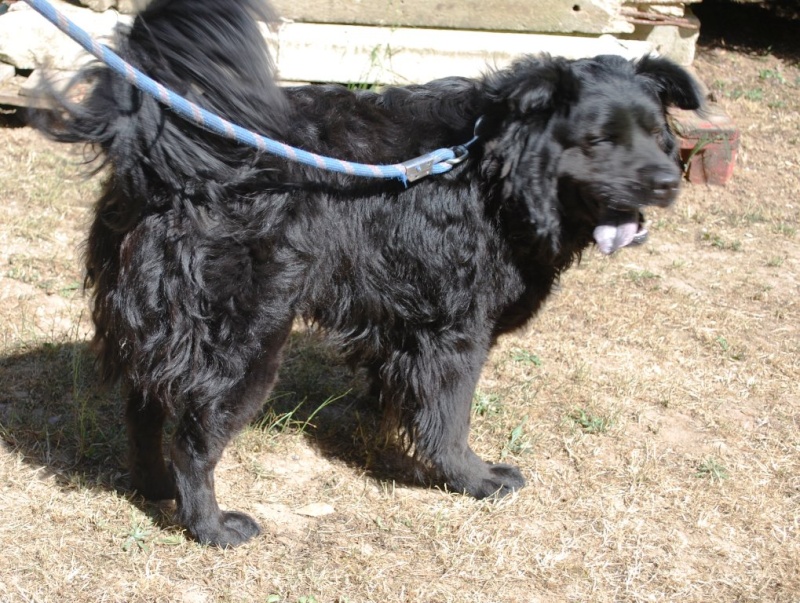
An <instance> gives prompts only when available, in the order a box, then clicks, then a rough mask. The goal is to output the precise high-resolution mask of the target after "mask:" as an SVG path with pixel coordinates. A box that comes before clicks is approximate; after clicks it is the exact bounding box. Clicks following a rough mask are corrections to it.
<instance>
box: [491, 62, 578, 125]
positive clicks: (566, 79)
mask: <svg viewBox="0 0 800 603" xmlns="http://www.w3.org/2000/svg"><path fill="white" fill-rule="evenodd" d="M578 88H579V81H578V79H577V78H576V77H575V75H574V74H573V72H572V68H571V66H570V64H569V62H568V61H566V60H565V59H560V58H550V57H534V56H526V57H523V58H521V59H518V60H517V61H515V62H514V63H513V65H512V66H511V68H509V69H504V70H503V71H498V72H495V73H492V74H490V75H488V76H487V77H486V80H485V88H484V89H485V91H486V94H487V97H488V99H489V101H490V102H491V103H494V104H497V105H501V106H504V107H506V108H511V109H512V111H514V112H515V113H516V114H518V115H524V114H528V113H536V112H541V111H551V110H553V109H554V108H556V107H567V106H569V104H571V103H572V102H573V101H574V100H575V99H576V98H577V97H578Z"/></svg>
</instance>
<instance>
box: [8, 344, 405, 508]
mask: <svg viewBox="0 0 800 603" xmlns="http://www.w3.org/2000/svg"><path fill="white" fill-rule="evenodd" d="M0 383H2V388H1V389H0V438H2V440H3V441H4V443H5V446H6V447H7V449H8V450H10V451H12V452H14V453H16V454H18V455H19V456H20V457H21V459H22V460H23V461H24V462H25V463H26V464H28V465H30V466H32V467H34V468H36V469H44V471H45V473H46V474H47V475H49V476H51V477H52V478H53V479H54V480H55V482H56V483H57V484H58V485H59V487H61V488H63V489H66V490H72V489H76V488H92V489H101V490H105V491H116V492H118V493H120V494H121V495H124V496H128V497H129V498H130V500H131V502H132V503H133V504H136V505H137V506H139V507H140V508H141V509H142V510H143V511H145V512H146V513H147V514H148V515H150V516H151V517H152V518H153V519H154V520H156V521H157V522H159V523H162V517H161V515H162V513H161V512H160V511H159V510H158V508H154V507H153V506H151V505H149V504H147V503H145V502H144V501H143V500H142V499H141V498H140V497H138V496H136V495H135V493H132V492H131V491H130V489H129V485H128V472H127V467H126V457H127V442H126V432H125V422H124V399H123V397H122V394H121V392H120V391H119V388H117V387H112V388H108V387H106V386H104V385H102V384H101V383H100V381H99V378H98V375H97V372H96V370H95V365H94V359H93V356H92V354H91V352H90V351H89V349H88V345H87V344H85V343H70V344H60V345H51V344H45V345H42V346H39V347H36V348H32V349H27V350H24V351H21V352H19V353H15V354H10V355H6V356H0ZM380 423H381V416H380V412H379V408H378V402H377V400H376V399H375V397H374V396H373V395H371V394H370V392H369V386H368V383H367V381H366V379H365V378H364V376H363V375H361V374H359V373H358V372H353V371H352V370H350V369H349V368H348V367H347V366H346V364H345V363H344V362H343V360H342V359H341V358H340V357H339V356H338V355H337V353H336V352H335V350H334V349H333V348H331V347H330V346H329V345H327V344H326V343H325V342H324V340H323V339H322V338H321V337H319V336H317V335H315V334H314V333H312V332H305V331H298V332H295V333H293V334H292V335H291V336H290V340H289V342H288V343H287V346H286V348H285V351H284V361H283V365H282V367H281V371H280V378H279V381H278V384H277V385H276V387H275V389H274V391H273V393H272V395H271V396H270V399H269V400H267V401H266V402H265V405H264V409H263V412H262V414H261V415H260V416H259V417H258V418H257V419H256V420H255V421H254V422H253V423H252V425H251V427H250V429H253V430H257V431H261V432H263V434H264V437H265V438H267V439H269V438H272V437H274V436H275V435H276V434H282V433H293V434H302V437H304V438H306V440H307V441H308V443H309V444H310V445H312V446H313V447H315V448H316V449H317V450H318V451H319V453H320V454H321V455H323V456H325V457H326V458H332V459H338V460H341V461H343V462H345V463H346V464H347V465H350V466H353V467H356V468H358V469H359V470H366V471H367V473H368V474H369V475H371V476H372V477H373V478H375V479H388V478H391V479H393V480H394V481H396V482H398V483H405V484H412V483H418V478H416V477H414V476H416V475H418V471H415V467H414V464H413V462H412V461H411V460H410V459H409V458H408V457H407V455H405V454H403V451H402V450H401V449H400V447H399V446H398V445H396V444H389V445H387V444H386V443H385V442H383V441H382V440H381V439H380V437H379V436H378V434H379V433H380V431H381V430H380ZM163 523H169V521H168V520H165V521H163Z"/></svg>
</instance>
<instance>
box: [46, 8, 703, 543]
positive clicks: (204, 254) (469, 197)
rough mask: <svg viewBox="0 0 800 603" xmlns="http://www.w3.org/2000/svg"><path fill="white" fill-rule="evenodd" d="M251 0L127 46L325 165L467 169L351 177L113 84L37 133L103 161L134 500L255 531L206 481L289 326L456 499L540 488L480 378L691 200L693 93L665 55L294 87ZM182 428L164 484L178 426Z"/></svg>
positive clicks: (141, 60)
mask: <svg viewBox="0 0 800 603" xmlns="http://www.w3.org/2000/svg"><path fill="white" fill-rule="evenodd" d="M256 18H264V19H269V18H270V15H269V13H268V11H267V9H265V7H263V6H262V5H261V4H260V2H259V0H228V1H223V0H155V1H154V2H152V3H151V4H150V6H149V7H148V8H147V9H146V10H145V11H144V12H142V13H141V14H140V15H139V16H138V17H137V19H136V20H135V22H134V24H133V26H132V28H131V29H130V31H129V32H127V33H126V34H125V35H123V36H122V37H121V39H120V40H119V41H118V46H119V49H120V52H121V54H122V56H123V57H124V58H126V59H127V60H129V61H130V62H131V63H133V64H135V65H137V66H139V67H141V68H142V69H143V70H144V71H145V72H147V73H149V74H150V75H151V76H152V77H153V78H155V79H156V80H157V81H160V82H161V83H163V84H164V85H166V86H167V87H170V88H173V89H175V90H177V91H178V92H179V93H182V94H184V95H186V96H187V97H189V98H190V99H192V100H194V101H196V102H197V103H199V104H201V105H203V106H205V107H206V108H208V109H210V110H211V111H214V112H218V113H220V114H221V115H222V116H224V117H226V118H228V119H230V120H232V121H234V122H238V123H240V124H241V125H243V126H245V127H248V128H251V129H253V130H256V131H259V132H261V133H263V134H265V135H268V136H271V137H273V138H275V139H279V140H282V141H285V142H287V143H289V144H292V145H295V146H299V147H302V148H305V149H307V150H310V151H314V152H318V153H322V154H327V155H332V156H336V157H340V158H346V159H350V160H353V161H360V162H365V163H395V162H398V161H403V160H406V159H409V158H412V157H415V156H417V155H420V154H423V153H425V152H427V151H430V150H433V149H436V148H440V147H449V146H453V145H458V144H461V143H464V142H466V141H467V140H469V139H470V138H471V137H472V135H473V129H474V128H475V125H476V122H478V119H479V117H481V116H483V119H482V120H481V122H480V125H479V127H478V135H479V140H478V142H476V143H475V144H474V145H473V146H472V148H471V149H470V156H469V158H468V159H467V160H466V161H464V162H463V163H462V164H460V165H459V166H457V167H455V168H454V169H453V170H452V172H450V173H448V174H446V175H441V176H436V177H429V178H426V179H422V180H420V181H418V182H415V183H412V184H408V185H406V184H404V183H401V182H398V181H375V180H365V179H359V178H355V177H350V176H341V175H334V174H330V173H327V172H322V171H319V170H316V169H312V168H307V167H303V166H300V165H297V164H292V163H288V162H286V161H284V160H282V159H279V158H276V157H273V156H269V155H264V154H259V153H256V152H255V151H253V150H251V149H249V148H244V147H242V146H240V145H238V144H236V143H233V142H229V141H227V140H224V139H222V138H220V137H218V136H216V135H213V134H208V133H206V132H204V131H202V130H201V129H199V128H197V127H195V126H193V125H190V124H188V123H186V122H185V121H183V120H182V119H180V118H178V117H176V116H175V115H174V114H173V113H171V112H170V111H169V110H166V109H165V108H164V107H163V106H162V105H160V104H159V103H158V102H157V101H156V100H154V99H152V98H150V97H148V96H145V95H143V94H141V93H140V92H138V91H136V90H135V89H134V88H132V87H131V86H129V85H128V84H127V83H125V82H124V81H122V80H121V78H119V77H117V76H115V75H113V74H111V73H110V72H109V71H108V70H107V69H106V68H105V67H102V66H98V67H93V68H90V69H88V70H86V71H84V73H83V74H82V76H81V78H82V80H88V81H90V82H92V83H93V84H94V85H93V87H92V88H91V92H90V93H89V94H88V96H87V97H86V98H85V99H84V100H82V101H81V102H80V103H78V104H74V103H70V102H69V101H68V100H67V98H66V97H65V96H58V97H57V101H58V103H59V108H60V110H59V112H58V113H57V114H55V115H57V117H55V118H51V119H50V120H49V121H47V122H45V123H42V124H41V125H42V127H43V129H45V130H46V131H48V132H49V133H50V134H51V135H52V136H54V137H55V138H57V139H59V140H63V141H69V142H84V143H90V144H91V145H92V147H93V148H94V149H95V150H96V151H97V152H98V154H99V156H100V157H101V158H102V161H103V164H104V166H105V168H106V170H105V172H104V173H105V174H107V178H106V180H105V187H104V190H103V194H102V197H101V198H100V200H99V201H98V202H97V205H96V209H95V217H94V222H93V224H92V227H91V232H90V234H89V240H88V244H87V248H86V264H87V269H88V272H87V284H88V286H89V287H90V288H91V290H92V291H93V318H94V322H95V325H96V335H95V343H96V345H97V348H98V349H99V352H100V358H101V360H102V366H103V367H104V368H105V371H106V374H107V376H108V377H109V378H112V379H113V378H121V379H122V380H123V381H124V384H125V385H126V387H127V391H129V392H130V396H129V402H128V407H127V422H128V431H129V436H130V456H131V477H132V482H133V486H134V487H135V488H136V489H137V490H138V491H139V492H140V493H141V494H143V495H144V496H146V497H148V498H153V499H159V498H171V497H175V498H176V499H177V504H178V512H177V519H178V521H179V522H180V523H181V524H183V525H184V526H186V528H188V530H189V531H190V532H191V534H192V535H193V536H194V537H195V538H197V539H198V540H200V541H201V542H206V543H213V544H217V545H221V546H227V545H236V544H239V543H241V542H243V541H245V540H247V539H248V538H250V537H252V536H253V535H255V534H257V533H258V532H259V529H258V526H257V524H256V523H255V522H254V521H253V520H252V519H251V518H250V517H248V516H247V515H244V514H242V513H237V512H223V511H220V509H219V507H218V506H217V501H216V498H215V494H214V468H215V465H216V463H217V461H218V460H219V458H220V455H221V454H222V451H223V449H224V447H225V446H226V444H227V443H228V442H229V441H230V439H231V438H232V437H233V435H234V434H236V433H237V431H239V430H240V429H241V428H242V427H243V426H244V425H245V424H247V422H248V421H249V420H251V419H252V418H253V417H254V415H255V414H256V413H257V412H258V411H259V408H260V407H261V405H262V403H263V401H264V400H265V398H266V397H267V395H268V393H269V391H270V388H271V387H272V385H273V383H274V381H275V378H276V374H277V371H278V366H279V363H280V351H281V347H282V345H283V344H284V341H285V340H286V337H287V334H288V333H289V330H290V326H291V325H292V322H293V320H294V319H295V317H297V316H302V317H304V318H306V319H308V320H310V321H313V322H314V323H316V324H317V325H319V326H320V327H322V328H323V329H324V330H326V331H328V332H329V333H331V334H332V336H333V337H335V338H337V339H338V341H339V342H340V343H341V346H342V348H343V349H344V351H345V353H346V354H347V356H348V357H349V358H350V359H351V360H352V361H353V362H354V363H357V364H359V365H361V366H365V367H367V369H368V371H369V373H370V374H371V376H372V378H373V379H374V380H375V382H376V386H377V389H378V391H379V392H380V398H381V401H382V404H383V406H384V409H385V412H386V413H387V416H388V417H389V418H391V419H393V420H394V421H393V422H394V424H395V427H397V428H398V429H399V431H400V432H401V433H403V434H404V435H405V436H406V437H407V438H408V440H409V441H410V442H411V444H412V446H413V453H414V455H416V457H417V458H418V459H420V460H421V461H422V462H423V463H425V464H427V466H429V467H430V469H431V470H432V472H433V475H434V476H435V477H436V478H437V479H438V480H439V482H440V483H443V484H445V485H447V486H448V487H449V488H450V489H452V490H454V491H458V492H465V493H467V494H470V495H472V496H475V497H479V498H480V497H486V496H490V495H493V494H499V495H503V494H506V493H508V492H511V491H512V490H515V489H518V488H521V487H522V486H523V485H524V480H523V477H522V475H521V473H520V471H519V470H518V469H517V468H515V467H513V466H510V465H503V464H489V463H486V462H484V461H482V460H481V459H480V458H478V456H476V455H475V453H474V452H473V451H472V450H471V449H470V447H469V445H468V442H467V439H468V429H469V423H470V408H471V401H472V396H473V391H474V388H475V384H476V381H477V379H478V375H479V373H480V370H481V367H482V366H483V364H484V362H485V360H486V357H487V353H488V351H489V349H490V347H491V346H492V345H493V344H494V342H495V340H496V339H497V337H498V336H500V335H501V334H503V333H506V332H508V331H510V330H512V329H516V328H517V327H519V326H520V325H522V324H524V323H525V322H526V321H527V320H528V319H529V318H530V317H531V316H532V315H533V314H534V313H535V312H536V311H537V310H538V309H539V307H540V306H541V304H542V302H543V301H544V300H545V298H546V297H547V296H548V295H549V293H550V292H551V290H552V288H553V286H554V283H555V282H556V281H557V279H558V277H559V274H560V273H561V272H562V271H563V270H565V269H566V268H567V267H568V266H570V264H572V263H573V262H574V261H575V260H576V259H577V258H578V256H579V255H580V254H581V252H582V251H584V250H585V249H586V248H587V247H588V246H589V245H591V244H592V237H593V232H594V231H595V229H596V228H597V227H601V228H606V229H607V230H606V232H608V229H610V232H611V239H612V241H613V242H612V243H606V244H605V246H604V251H606V252H610V251H613V250H614V249H616V248H617V247H619V246H622V245H625V244H626V243H627V242H628V241H629V240H630V237H625V236H622V237H620V238H616V239H615V233H618V232H622V230H624V227H627V228H628V231H627V232H630V225H631V224H634V225H635V224H636V223H637V222H638V221H639V216H640V214H639V210H640V209H641V208H642V207H644V206H648V205H659V206H666V205H669V204H670V203H671V202H672V201H673V200H674V198H675V196H676V194H677V190H678V185H679V180H680V172H679V170H678V167H677V165H676V143H675V140H674V138H673V135H672V134H671V132H670V130H669V128H668V125H667V123H666V121H665V108H666V107H667V106H668V105H677V106H679V107H682V108H687V109H694V108H697V107H698V106H699V105H700V103H701V98H700V94H699V92H698V88H697V86H696V84H695V83H694V81H693V80H692V78H691V77H690V76H689V75H688V74H687V73H686V72H685V71H684V70H683V69H681V68H680V67H678V66H676V65H674V64H672V63H671V62H669V61H667V60H664V59H659V58H642V59H641V60H639V61H635V62H630V61H626V60H623V59H621V58H618V57H613V56H603V57H597V58H595V59H586V60H577V61H567V60H562V59H556V58H549V57H538V58H537V57H533V56H530V57H526V58H521V59H519V60H518V61H516V62H515V63H514V64H513V65H512V66H511V67H509V68H507V69H503V70H500V71H495V72H492V73H490V74H488V75H487V76H485V77H483V78H482V79H474V80H473V79H465V78H447V79H443V80H439V81H434V82H431V83H429V84H426V85H422V86H409V87H399V88H390V89H387V90H385V91H383V92H380V93H375V92H369V91H351V90H348V89H345V88H343V87H338V86H306V87H298V88H290V89H285V90H281V89H279V88H277V87H276V85H275V83H274V81H273V77H272V74H273V70H272V65H271V64H270V60H269V58H268V55H267V50H266V47H265V44H264V42H263V39H262V37H261V34H260V33H259V30H258V28H257V25H256V21H255V19H256ZM170 415H172V416H175V417H176V418H177V428H176V433H175V436H174V440H173V442H172V448H171V455H170V457H171V463H172V466H171V468H169V467H168V465H167V464H166V463H165V461H164V459H163V457H162V453H161V443H162V435H161V433H162V427H163V424H164V421H165V419H166V418H167V417H168V416H170Z"/></svg>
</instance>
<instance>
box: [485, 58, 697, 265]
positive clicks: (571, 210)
mask: <svg viewBox="0 0 800 603" xmlns="http://www.w3.org/2000/svg"><path fill="white" fill-rule="evenodd" d="M487 91H488V93H489V97H490V99H491V100H492V103H491V108H490V110H489V112H488V115H487V126H486V128H487V131H488V130H489V129H491V130H494V136H492V135H489V136H487V139H488V140H487V143H486V158H485V163H484V169H485V173H487V175H489V176H490V177H492V178H493V179H494V180H495V181H498V182H500V183H501V189H500V190H501V192H502V195H503V196H504V198H505V199H506V201H507V202H509V203H511V204H512V205H513V206H514V207H516V208H517V210H518V211H519V212H520V214H521V216H522V217H523V219H528V220H529V221H530V223H531V226H532V228H533V229H534V231H535V233H536V234H537V236H539V237H546V238H547V239H548V240H549V241H550V242H551V245H552V246H553V249H554V250H558V248H559V247H560V246H561V245H562V243H563V241H562V232H563V231H564V229H565V227H566V224H567V223H570V224H572V225H573V228H571V229H569V232H570V233H572V232H574V231H575V228H574V227H575V226H577V227H579V230H580V231H584V230H586V229H587V228H589V227H591V228H590V230H591V231H593V233H594V238H595V240H596V242H597V244H598V246H599V248H600V250H601V251H603V252H604V253H611V252H613V251H615V250H617V249H619V248H620V247H623V246H625V245H628V244H629V243H631V242H632V241H633V240H634V239H635V238H636V236H637V233H639V234H641V232H640V228H641V224H642V221H643V220H642V216H641V211H642V208H644V207H647V206H654V205H655V206H659V207H666V206H668V205H670V204H671V203H672V202H673V201H674V200H675V198H676V196H677V194H678V189H679V186H680V181H681V172H680V169H679V166H678V162H677V151H678V149H677V144H676V141H675V138H674V136H673V134H672V132H671V131H670V129H669V126H668V124H667V120H666V109H667V107H669V106H673V105H674V106H677V107H680V108H682V109H697V108H699V106H700V105H701V103H702V97H701V93H700V91H699V88H698V86H697V84H696V82H695V81H694V79H693V78H692V77H691V76H690V75H689V74H688V73H687V72H686V71H685V70H684V69H683V68H681V67H679V66H678V65H676V64H674V63H672V62H671V61H669V60H666V59H662V58H654V57H645V58H642V59H640V60H638V61H628V60H625V59H623V58H621V57H616V56H600V57H596V58H593V59H581V60H577V61H567V60H563V59H551V58H534V57H528V58H525V59H522V60H520V61H518V62H516V63H515V64H514V65H513V66H512V67H511V68H510V69H508V70H506V71H502V72H499V73H497V74H494V75H492V76H490V77H489V78H487Z"/></svg>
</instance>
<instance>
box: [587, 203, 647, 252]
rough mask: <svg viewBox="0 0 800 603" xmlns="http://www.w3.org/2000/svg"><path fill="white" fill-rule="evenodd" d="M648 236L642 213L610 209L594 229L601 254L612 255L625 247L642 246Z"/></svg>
mask: <svg viewBox="0 0 800 603" xmlns="http://www.w3.org/2000/svg"><path fill="white" fill-rule="evenodd" d="M647 234H648V233H647V229H646V228H645V227H644V215H642V213H641V212H640V211H638V210H635V209H634V210H628V211H625V210H620V209H609V210H608V211H607V212H606V215H605V216H604V217H603V219H602V220H601V221H600V224H598V225H597V227H596V228H595V229H594V240H595V243H597V248H598V249H599V250H600V252H601V253H604V254H605V255H610V254H612V253H614V252H615V251H616V250H617V249H621V248H623V247H628V246H630V245H641V244H642V243H644V242H645V241H646V240H647Z"/></svg>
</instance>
